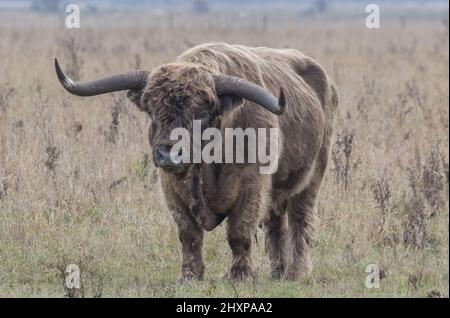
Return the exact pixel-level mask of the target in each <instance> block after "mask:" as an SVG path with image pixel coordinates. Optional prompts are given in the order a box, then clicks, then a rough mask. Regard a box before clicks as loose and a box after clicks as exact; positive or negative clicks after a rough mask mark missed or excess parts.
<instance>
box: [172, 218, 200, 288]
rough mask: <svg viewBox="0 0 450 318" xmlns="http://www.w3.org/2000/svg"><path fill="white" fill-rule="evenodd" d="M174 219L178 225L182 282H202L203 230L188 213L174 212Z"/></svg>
mask: <svg viewBox="0 0 450 318" xmlns="http://www.w3.org/2000/svg"><path fill="white" fill-rule="evenodd" d="M174 219H175V222H176V223H177V225H178V237H179V239H180V242H181V249H182V253H183V265H182V269H181V273H182V277H183V279H184V280H189V279H192V278H195V279H198V280H202V279H203V272H204V270H205V265H204V264H203V258H202V245H203V229H201V228H200V226H198V224H197V223H196V222H195V220H194V219H193V218H192V216H191V215H190V214H189V212H188V211H186V212H185V213H179V212H175V213H174Z"/></svg>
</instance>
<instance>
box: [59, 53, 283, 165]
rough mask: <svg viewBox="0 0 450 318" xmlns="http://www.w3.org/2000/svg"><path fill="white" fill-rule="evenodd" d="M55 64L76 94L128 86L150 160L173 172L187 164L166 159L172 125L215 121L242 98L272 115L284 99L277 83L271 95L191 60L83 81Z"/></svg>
mask: <svg viewBox="0 0 450 318" xmlns="http://www.w3.org/2000/svg"><path fill="white" fill-rule="evenodd" d="M55 67H56V73H57V75H58V78H59V80H60V82H61V84H62V85H63V87H64V88H65V89H66V90H67V91H69V92H70V93H72V94H75V95H78V96H95V95H100V94H105V93H110V92H116V91H123V90H128V93H127V97H128V98H129V99H130V100H131V101H132V102H133V103H135V104H136V105H137V106H138V107H139V109H140V110H142V111H144V112H146V113H148V114H149V115H150V118H151V126H150V131H149V140H150V145H151V147H152V150H153V160H154V163H155V166H157V167H161V168H163V169H165V170H166V171H170V172H174V173H178V174H180V173H181V172H182V171H185V170H186V169H187V166H186V165H185V164H182V163H179V164H176V163H174V162H173V161H172V160H171V157H170V149H171V146H172V145H173V144H174V143H175V141H172V140H170V133H171V131H172V129H173V128H177V127H184V128H187V129H188V130H190V128H191V125H192V122H193V119H200V120H201V121H202V126H203V125H205V127H203V128H206V127H212V126H217V125H218V121H220V118H221V117H222V116H223V115H224V114H226V113H228V112H230V111H231V110H233V109H235V108H236V107H238V106H240V105H242V104H243V100H244V99H246V100H249V101H252V102H254V103H256V104H258V105H260V106H262V107H264V108H265V109H267V110H268V111H270V112H272V113H274V114H277V115H280V114H282V113H283V112H284V108H285V105H286V101H285V97H284V93H283V90H282V89H280V93H279V98H276V97H275V96H273V95H272V94H271V93H269V92H268V91H267V90H265V89H264V88H263V87H261V86H259V85H256V84H254V83H252V82H249V81H247V80H244V79H242V78H239V77H233V76H228V75H223V74H214V73H213V72H212V71H211V70H208V69H207V68H205V67H203V66H200V65H197V64H189V63H171V64H164V65H162V66H160V67H158V68H156V69H154V70H153V71H152V72H148V71H134V72H129V73H123V74H117V75H113V76H109V77H105V78H103V79H99V80H95V81H90V82H84V83H80V82H74V81H73V80H71V79H70V78H69V77H67V76H66V75H65V74H64V73H63V71H62V70H61V68H60V67H59V64H58V61H57V60H56V59H55Z"/></svg>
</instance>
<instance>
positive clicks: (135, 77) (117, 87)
mask: <svg viewBox="0 0 450 318" xmlns="http://www.w3.org/2000/svg"><path fill="white" fill-rule="evenodd" d="M55 69H56V75H58V79H59V81H60V82H61V85H62V86H63V87H64V88H65V89H66V90H67V91H68V92H70V93H72V94H74V95H78V96H94V95H100V94H105V93H111V92H117V91H124V90H129V89H142V88H143V87H144V86H145V84H146V82H147V77H148V76H149V74H150V72H147V71H134V72H128V73H122V74H116V75H112V76H108V77H105V78H102V79H99V80H95V81H91V82H84V83H79V82H74V81H73V80H72V79H70V78H69V77H67V76H66V75H65V74H64V72H63V71H62V70H61V67H59V63H58V60H57V59H55Z"/></svg>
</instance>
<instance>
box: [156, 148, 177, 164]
mask: <svg viewBox="0 0 450 318" xmlns="http://www.w3.org/2000/svg"><path fill="white" fill-rule="evenodd" d="M171 148H172V147H171V146H165V145H161V146H156V147H155V150H154V152H153V160H154V162H155V166H157V167H161V168H168V167H176V166H177V163H175V162H173V161H172V159H171V158H170V150H171Z"/></svg>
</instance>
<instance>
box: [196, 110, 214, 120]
mask: <svg viewBox="0 0 450 318" xmlns="http://www.w3.org/2000/svg"><path fill="white" fill-rule="evenodd" d="M198 119H200V120H201V121H205V122H210V121H211V119H212V116H211V114H210V113H209V112H207V111H204V112H201V113H200V115H199V116H198Z"/></svg>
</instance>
